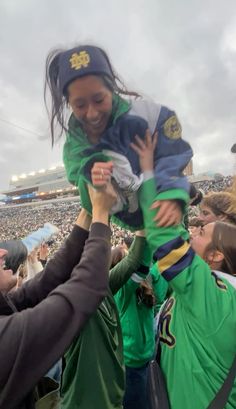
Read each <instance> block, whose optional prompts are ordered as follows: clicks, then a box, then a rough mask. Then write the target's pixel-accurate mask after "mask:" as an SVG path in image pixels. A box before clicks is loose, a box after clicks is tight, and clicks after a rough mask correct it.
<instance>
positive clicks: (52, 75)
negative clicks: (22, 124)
mask: <svg viewBox="0 0 236 409" xmlns="http://www.w3.org/2000/svg"><path fill="white" fill-rule="evenodd" d="M98 48H99V47H98ZM99 50H100V51H101V52H102V54H103V56H104V57H105V59H106V61H107V63H108V65H109V67H110V70H111V73H112V75H113V78H114V79H113V80H111V79H110V78H109V77H108V76H107V75H102V74H98V76H99V77H100V78H101V79H102V80H103V82H104V84H105V86H106V87H107V88H108V89H109V90H110V91H111V92H114V93H115V94H118V95H129V96H134V97H136V98H137V97H139V96H140V95H139V94H138V93H137V92H132V91H128V90H127V88H126V86H125V84H124V83H123V81H122V80H121V78H120V77H119V76H118V74H117V73H116V72H115V70H114V68H113V67H112V65H111V62H110V60H109V58H108V55H107V54H106V52H105V51H104V50H103V49H102V48H99ZM64 51H65V50H59V49H56V50H53V51H51V52H50V53H49V54H48V56H47V59H46V73H45V83H44V102H45V105H46V109H47V112H48V116H49V120H50V131H51V139H52V146H53V145H54V142H55V127H56V125H59V127H60V130H59V135H58V138H60V137H61V135H62V133H63V131H66V130H67V128H66V124H65V122H66V121H65V108H66V107H67V106H68V95H65V96H64V95H63V94H62V93H61V91H60V88H59V80H58V77H59V58H60V55H61V54H62V53H63V52H64ZM48 90H49V92H50V97H51V104H50V107H49V105H48V103H47V91H48Z"/></svg>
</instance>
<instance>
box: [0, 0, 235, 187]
mask: <svg viewBox="0 0 236 409" xmlns="http://www.w3.org/2000/svg"><path fill="white" fill-rule="evenodd" d="M88 42H91V43H93V44H98V45H99V46H101V47H103V48H104V49H105V50H106V51H107V52H108V54H109V56H110V58H111V60H112V63H113V65H114V66H115V68H116V71H117V72H118V73H119V74H120V76H121V77H122V78H123V80H124V81H125V83H126V84H127V85H128V87H129V88H132V89H134V90H137V91H139V92H140V93H142V94H143V95H148V96H151V97H152V98H153V99H155V100H156V101H157V102H161V103H162V104H165V105H167V106H169V107H170V108H173V109H174V110H175V111H176V112H177V114H178V117H179V119H180V121H181V123H182V127H183V136H184V138H185V139H186V140H188V141H189V142H190V143H191V145H192V147H193V149H194V153H195V154H194V171H195V173H199V172H204V171H208V170H210V171H216V172H221V173H223V174H226V175H227V174H231V173H232V168H233V158H232V155H230V148H231V146H232V144H233V143H235V142H236V113H235V111H236V85H235V84H236V80H235V73H236V1H235V0H224V1H219V2H217V1H215V0H84V1H81V0H70V1H64V0H40V1H39V0H1V1H0V52H1V59H0V61H1V62H0V87H1V96H0V141H1V145H0V146H1V147H0V190H1V189H5V188H7V187H8V184H9V180H10V177H11V176H12V175H19V174H21V173H29V172H30V171H33V170H40V169H42V168H48V167H50V166H52V165H54V164H56V163H59V162H62V159H61V156H62V145H63V140H62V142H61V144H59V145H58V146H56V148H54V149H53V150H52V149H51V146H50V139H49V132H48V120H47V116H46V113H45V108H44V103H43V82H44V67H45V59H46V55H47V53H48V51H49V50H51V49H52V48H54V47H58V46H59V47H60V46H65V47H67V46H74V45H75V44H83V43H88ZM4 121H8V122H10V123H12V124H15V125H17V126H19V127H22V128H25V129H28V130H31V131H32V132H33V133H30V132H26V131H24V130H22V129H20V128H17V127H14V126H12V125H10V124H8V123H7V122H4ZM38 135H41V136H42V137H40V136H38Z"/></svg>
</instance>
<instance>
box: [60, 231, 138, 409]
mask: <svg viewBox="0 0 236 409" xmlns="http://www.w3.org/2000/svg"><path fill="white" fill-rule="evenodd" d="M144 251H145V239H144V238H141V237H136V238H135V240H134V243H133V244H132V247H131V249H130V252H129V254H128V255H127V257H125V258H124V259H123V260H122V261H121V262H120V263H118V264H117V265H116V266H115V267H114V268H113V269H112V270H111V271H110V279H109V284H110V289H111V293H110V295H108V296H107V297H106V298H105V299H104V300H103V302H102V303H101V305H100V306H99V308H98V309H97V311H96V312H95V313H94V314H93V316H92V317H91V318H90V319H89V321H88V322H87V323H86V325H85V327H84V329H83V331H82V332H81V334H80V336H79V337H78V338H76V339H75V340H74V342H73V343H72V345H71V346H70V348H69V349H68V351H67V352H66V354H65V364H66V365H65V369H64V372H63V377H62V388H61V395H62V400H61V409H94V408H99V409H100V408H102V409H122V401H123V395H124V389H125V367H124V361H123V343H122V333H121V326H120V320H119V314H118V311H117V307H116V304H115V301H114V298H113V295H112V294H115V293H116V292H117V291H118V290H119V289H120V287H121V286H123V285H124V284H125V282H126V281H127V280H128V279H129V277H130V276H131V274H132V273H133V271H134V269H137V268H138V267H139V265H140V264H142V263H143V257H142V255H143V252H144ZM94 262H96V260H94ZM88 302H89V300H88Z"/></svg>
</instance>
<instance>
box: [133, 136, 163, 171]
mask: <svg viewBox="0 0 236 409" xmlns="http://www.w3.org/2000/svg"><path fill="white" fill-rule="evenodd" d="M157 139H158V134H157V132H155V133H154V135H153V137H152V135H151V132H150V130H149V129H147V130H146V132H145V137H144V140H142V139H141V138H140V137H139V136H138V135H136V136H135V140H136V143H134V142H132V143H131V144H130V146H131V148H132V149H133V150H134V151H135V152H136V153H137V154H138V156H139V163H140V168H141V170H142V172H146V171H150V170H153V167H154V160H153V157H154V151H155V148H156V145H157Z"/></svg>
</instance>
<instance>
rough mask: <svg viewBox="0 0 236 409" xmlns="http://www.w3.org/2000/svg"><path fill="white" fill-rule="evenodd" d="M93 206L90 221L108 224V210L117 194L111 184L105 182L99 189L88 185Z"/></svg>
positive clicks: (115, 199)
mask: <svg viewBox="0 0 236 409" xmlns="http://www.w3.org/2000/svg"><path fill="white" fill-rule="evenodd" d="M88 190H89V195H90V200H91V203H92V207H93V216H92V222H93V223H95V222H100V223H104V224H108V219H109V212H110V210H111V208H112V206H113V205H114V204H115V203H116V201H117V194H116V192H115V190H114V188H113V186H112V184H111V183H110V182H109V183H108V182H107V183H106V184H103V186H102V187H100V188H99V189H95V188H93V187H92V186H88Z"/></svg>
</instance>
